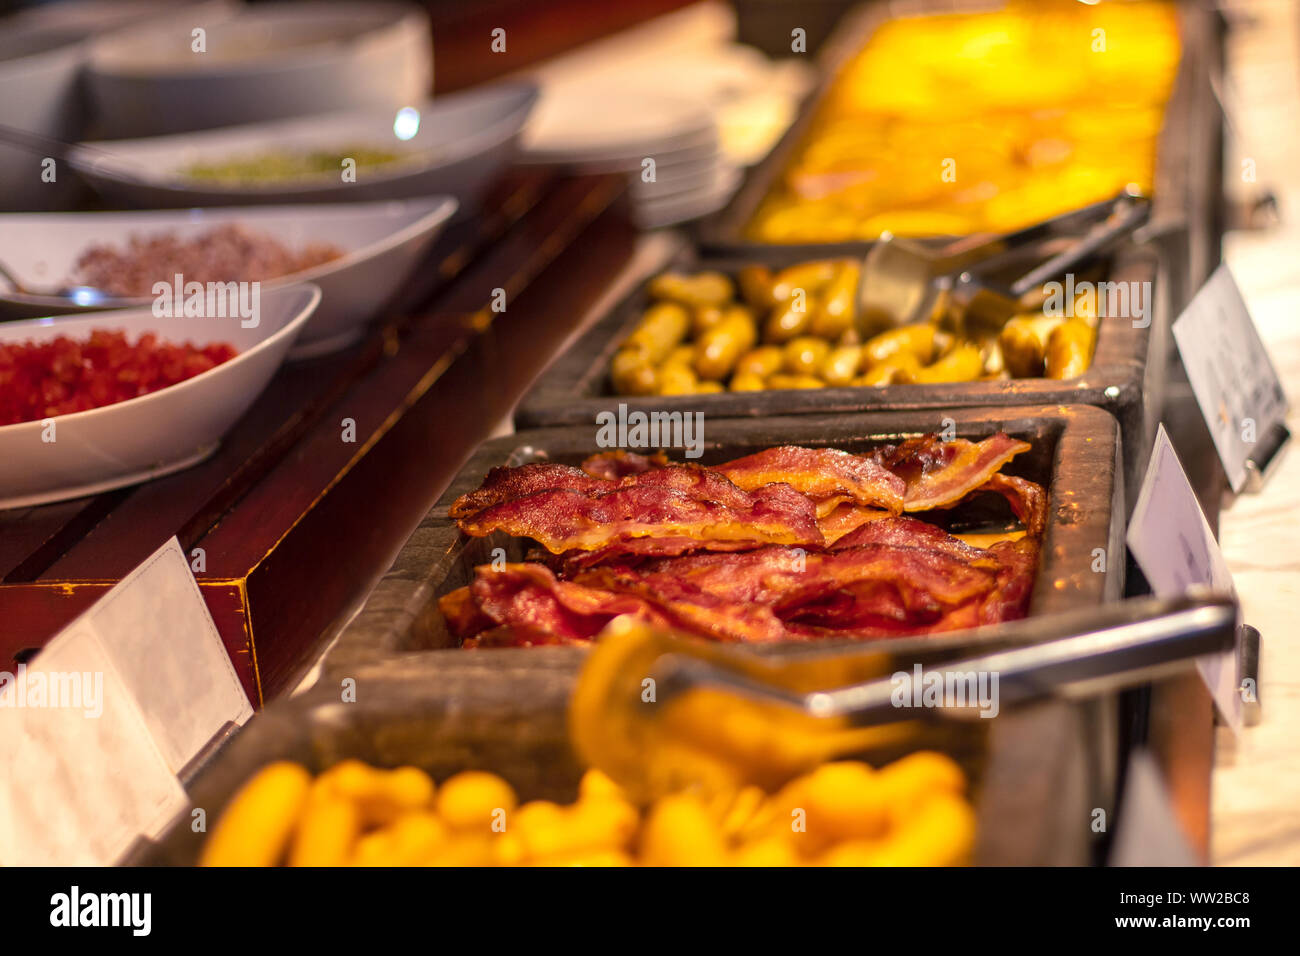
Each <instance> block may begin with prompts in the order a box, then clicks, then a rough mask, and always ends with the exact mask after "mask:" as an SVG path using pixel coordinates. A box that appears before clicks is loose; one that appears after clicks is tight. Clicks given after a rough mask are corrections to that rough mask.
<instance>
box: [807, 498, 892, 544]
mask: <svg viewBox="0 0 1300 956" xmlns="http://www.w3.org/2000/svg"><path fill="white" fill-rule="evenodd" d="M892 517H894V515H892V514H890V513H889V512H888V511H881V510H880V509H879V508H863V507H861V506H860V505H850V504H840V505H837V506H836V507H835V508H833V509H832V510H831V511H830V512H829V513H827V514H825V515H820V516H818V518H817V527H818V528H820V529H821V532H822V537H823V538H825V539H826V546H827V547H828V548H829V547H831V546H832V545H833V544H835V542H836V541H838V540H840V539H841V538H843V537H844V536H845V535H846V534H848V533H849V532H850V531H853V530H855V529H857V528H860V527H861V526H862V525H864V524H866V523H867V522H868V521H881V520H883V519H885V518H892Z"/></svg>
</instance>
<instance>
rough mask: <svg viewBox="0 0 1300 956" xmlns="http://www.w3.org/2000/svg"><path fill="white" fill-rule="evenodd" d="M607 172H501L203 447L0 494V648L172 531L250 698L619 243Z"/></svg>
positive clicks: (318, 624) (455, 455) (623, 235)
mask: <svg viewBox="0 0 1300 956" xmlns="http://www.w3.org/2000/svg"><path fill="white" fill-rule="evenodd" d="M623 188H624V187H623V181H622V179H621V178H619V177H585V178H559V177H557V176H555V175H554V174H551V173H547V172H534V173H529V174H527V175H520V176H515V177H513V178H512V179H511V180H510V181H508V182H506V183H504V184H502V186H501V188H500V189H498V190H497V191H496V192H495V193H494V195H493V197H492V198H491V201H490V202H489V203H488V204H487V206H486V208H485V210H484V213H483V215H481V216H479V217H477V218H475V219H473V220H470V221H467V222H466V223H464V224H461V225H460V226H459V227H457V228H456V229H454V230H453V231H452V232H451V233H450V234H449V235H448V236H447V237H445V239H444V240H443V241H441V242H439V243H438V244H437V247H436V248H435V250H434V251H433V252H432V254H431V255H430V257H429V258H428V259H427V260H426V261H425V263H424V264H423V265H422V266H421V268H420V269H419V270H418V272H417V273H416V275H415V277H414V278H413V279H412V280H411V282H410V283H409V285H408V288H407V289H406V290H405V293H404V295H403V297H402V301H401V303H399V307H398V308H396V309H395V310H394V311H392V312H391V313H390V314H389V316H388V317H387V318H386V319H385V320H384V321H382V322H381V323H379V324H378V325H377V326H376V327H375V328H374V329H373V330H372V331H371V332H370V333H369V334H368V335H367V337H366V338H365V339H363V340H362V341H361V342H360V343H358V344H357V345H355V346H353V347H351V348H349V349H347V350H345V351H343V352H340V353H338V354H336V355H333V356H328V357H325V358H322V359H318V360H314V361H307V362H301V363H294V364H291V365H287V366H285V367H284V368H283V369H281V371H280V372H279V373H278V374H277V376H276V378H275V379H274V380H273V381H272V383H271V385H270V386H269V387H268V389H267V391H266V392H265V393H263V395H262V396H261V397H260V398H259V399H258V401H257V402H256V403H255V404H254V406H253V407H252V408H251V409H250V411H249V412H248V413H247V414H246V415H245V416H244V417H243V418H242V419H241V420H240V421H239V422H238V423H237V424H236V425H235V427H234V428H233V429H232V431H231V432H230V434H229V435H228V436H227V438H226V441H225V442H224V443H223V445H222V448H221V449H220V450H219V451H218V452H217V454H215V455H214V456H213V457H212V458H210V459H208V460H207V461H206V462H204V463H202V464H201V465H199V466H196V467H195V468H192V469H189V470H187V471H184V472H181V473H179V474H176V475H173V476H170V477H167V478H163V479H160V480H158V481H155V482H151V483H149V484H145V485H140V486H137V487H135V488H128V489H122V490H119V491H115V492H110V493H107V494H104V495H97V496H93V497H91V498H86V499H79V500H77V501H72V502H63V503H58V504H53V505H48V506H44V507H39V508H27V509H22V510H17V511H9V512H0V542H3V546H2V547H0V562H2V563H0V574H2V575H3V582H2V583H0V620H3V621H4V622H5V627H4V628H3V630H2V631H0V658H2V659H3V661H5V662H9V661H11V660H15V659H17V658H19V657H22V656H24V655H25V654H28V653H30V652H31V650H32V649H34V648H38V647H40V646H41V645H42V644H43V643H44V642H45V641H47V640H48V639H49V638H50V637H51V636H53V634H55V633H56V632H57V631H58V629H59V628H61V627H63V626H64V625H66V624H67V623H68V622H70V621H71V620H72V619H73V618H74V617H75V616H76V615H77V614H78V613H80V612H81V611H83V610H84V609H85V608H86V607H87V606H89V604H90V603H92V602H93V601H94V600H95V599H96V598H98V597H99V596H100V595H102V594H103V593H104V591H105V590H107V589H108V588H109V587H111V586H112V584H113V583H115V582H116V581H117V580H120V579H121V578H122V577H123V576H124V575H125V574H126V573H128V572H129V571H130V570H131V569H132V568H134V567H135V566H136V565H138V564H139V563H140V561H142V560H143V559H144V558H145V557H146V556H148V555H149V554H150V553H152V552H153V551H154V550H156V549H157V548H158V547H159V546H161V545H162V544H163V543H164V542H165V541H166V540H167V539H168V538H169V537H171V536H172V535H176V536H177V537H178V538H179V540H180V542H181V545H182V546H183V547H184V548H185V550H186V551H187V552H188V553H193V549H195V548H201V549H202V550H203V552H204V554H203V558H204V563H205V567H204V568H203V570H202V571H196V574H195V577H196V579H197V580H198V582H199V585H200V588H201V590H202V591H203V594H204V597H205V599H206V600H207V603H208V606H209V609H210V610H211V612H212V615H213V618H214V619H215V620H216V622H217V625H218V630H219V631H220V633H221V635H222V639H223V641H224V642H225V644H226V646H227V649H228V650H229V652H230V654H231V657H232V659H233V660H234V662H235V666H236V669H237V671H238V672H239V675H240V678H241V680H242V681H243V684H244V687H245V689H246V690H247V691H248V693H249V696H250V697H251V698H252V699H253V701H254V702H255V703H259V704H260V703H261V702H263V701H264V700H267V699H270V698H271V697H274V696H275V695H277V694H278V693H281V692H282V691H284V690H285V689H286V688H287V687H289V686H290V685H291V681H292V680H293V679H294V678H295V676H297V674H298V673H299V671H300V670H301V668H302V666H303V664H304V662H305V661H306V660H307V659H308V658H309V657H310V655H311V651H312V649H313V648H314V647H315V646H316V645H317V643H318V642H319V640H320V639H321V637H322V635H324V634H325V633H327V632H328V630H329V628H330V625H331V622H332V621H333V620H334V619H335V617H337V616H338V615H339V614H341V613H343V612H344V611H345V610H346V609H347V608H348V607H349V606H350V605H352V604H353V603H355V602H357V601H359V600H360V599H361V597H362V596H364V594H365V592H366V591H367V590H368V589H369V587H370V585H371V583H372V582H373V580H375V579H376V578H377V577H378V575H379V574H380V573H382V571H383V570H384V568H385V567H386V566H387V562H388V561H389V560H391V557H392V555H393V553H395V552H396V550H397V548H398V547H399V546H400V544H401V543H402V541H404V540H405V538H406V536H407V534H409V532H410V530H411V529H412V528H413V527H414V526H415V524H416V523H417V522H418V521H419V519H420V518H421V517H422V516H423V514H424V512H425V511H426V510H427V509H428V507H429V505H430V504H431V503H432V502H433V501H434V500H435V499H436V498H437V496H438V494H439V493H440V492H441V491H442V488H443V486H444V485H445V484H446V483H447V482H448V481H449V480H450V478H451V477H452V475H454V474H455V472H456V470H457V469H458V468H459V467H460V465H461V463H462V462H463V460H464V459H465V458H466V457H467V456H468V455H469V453H470V452H471V451H472V450H473V449H474V448H475V447H476V446H477V445H478V443H479V442H480V441H482V440H483V439H484V438H485V437H487V435H488V434H489V432H490V431H491V429H492V428H493V426H494V425H495V424H496V423H497V422H498V421H499V420H501V419H502V418H503V417H505V416H506V415H508V414H509V412H510V410H511V408H512V407H513V404H514V402H515V401H516V400H517V399H518V397H519V395H520V394H521V393H522V391H523V390H524V389H525V388H526V387H527V386H528V385H529V384H530V383H531V381H532V379H533V377H534V376H535V375H536V374H537V373H538V372H539V371H540V370H541V366H542V365H543V364H544V363H545V362H546V361H548V360H549V359H550V357H551V356H552V355H553V354H554V352H555V351H556V350H557V349H558V348H559V346H560V345H561V343H563V341H564V339H565V337H566V336H567V335H568V334H569V333H570V332H571V331H572V328H573V323H575V322H577V321H578V318H579V317H580V316H581V314H582V304H583V303H584V302H587V301H589V300H591V299H594V297H595V296H597V295H598V294H599V293H600V291H601V290H602V289H603V288H604V286H605V285H606V284H607V283H608V281H609V280H610V277H611V276H612V275H613V274H615V273H616V272H617V271H618V270H619V269H620V268H621V266H622V264H623V261H624V260H625V259H626V257H627V256H628V255H630V253H631V249H632V240H633V235H634V233H633V231H632V227H631V225H630V224H629V221H628V219H627V216H626V210H625V208H624V207H623V204H622V203H621V201H620V197H621V195H622V191H623ZM498 288H503V289H505V293H506V302H507V308H506V311H504V312H502V313H500V314H499V315H498V314H494V313H492V312H491V309H490V308H489V305H490V303H491V302H492V299H493V295H494V290H495V289H498ZM412 302H415V303H417V304H416V305H414V306H413V305H410V303H412ZM555 302H564V303H566V307H565V308H562V309H555V308H554V307H553V305H554V303H555ZM344 419H352V420H353V421H354V422H355V434H356V440H355V442H351V443H349V442H345V441H344V440H343V429H342V427H341V423H342V421H343V420H344ZM379 502H382V504H383V507H377V506H376V505H377V503H379ZM0 666H3V665H0Z"/></svg>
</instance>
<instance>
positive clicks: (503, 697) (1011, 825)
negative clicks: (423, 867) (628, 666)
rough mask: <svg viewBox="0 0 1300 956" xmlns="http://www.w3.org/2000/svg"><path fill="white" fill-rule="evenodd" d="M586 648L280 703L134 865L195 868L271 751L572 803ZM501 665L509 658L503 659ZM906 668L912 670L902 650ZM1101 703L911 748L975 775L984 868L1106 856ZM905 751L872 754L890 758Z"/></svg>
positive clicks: (378, 671)
mask: <svg viewBox="0 0 1300 956" xmlns="http://www.w3.org/2000/svg"><path fill="white" fill-rule="evenodd" d="M581 660H582V655H581V653H576V654H574V653H569V654H560V655H555V654H545V653H543V654H541V655H540V656H537V657H534V658H533V661H532V663H533V664H534V665H538V666H530V667H527V668H513V667H511V666H509V665H508V664H505V663H504V662H503V661H502V655H500V654H493V655H488V654H457V655H456V657H455V658H454V660H451V661H448V660H442V661H435V660H432V659H429V658H425V659H423V660H416V661H407V662H404V663H403V664H402V665H401V667H400V668H398V667H394V666H393V664H392V663H390V664H388V665H380V666H376V667H370V668H363V669H362V670H360V671H358V672H357V673H356V679H357V688H358V702H357V703H350V704H344V703H338V702H333V703H325V702H322V701H321V700H320V697H319V695H313V697H312V699H310V700H301V699H300V700H290V701H285V702H283V703H280V704H275V705H272V706H271V707H269V708H268V709H267V710H266V711H264V712H263V713H261V714H259V715H258V716H257V717H255V718H254V720H253V721H252V723H251V724H250V725H249V726H248V727H247V729H245V730H244V731H243V732H242V733H241V734H239V736H237V737H236V738H234V739H233V740H232V741H231V742H230V743H229V744H227V745H226V747H225V748H224V749H223V750H221V751H220V752H219V753H218V754H217V756H216V757H215V758H214V759H213V760H212V761H211V762H210V763H209V764H208V765H207V766H206V767H205V768H203V769H202V770H201V771H200V772H199V773H198V774H197V775H196V776H195V778H194V779H193V780H192V781H190V783H189V784H188V785H187V791H188V793H189V796H190V800H191V807H189V808H186V810H185V811H183V812H182V813H181V814H180V815H178V817H177V820H176V822H174V823H173V825H172V826H171V827H170V829H169V830H168V831H167V832H166V833H165V834H164V835H163V836H162V837H161V839H160V840H159V841H158V842H157V843H152V842H146V841H142V842H140V843H138V844H137V845H136V847H135V848H134V850H133V851H132V853H131V854H130V855H129V856H128V858H127V860H126V861H125V862H126V863H127V864H129V865H145V866H188V865H192V864H193V863H195V862H196V861H197V859H198V855H199V852H200V850H201V848H202V844H203V840H204V839H205V837H206V834H203V833H195V832H193V829H192V828H191V825H190V822H191V819H192V817H191V810H192V808H195V807H201V808H203V809H204V810H205V811H206V814H207V821H208V831H209V832H210V831H211V829H212V827H213V826H214V825H215V823H216V821H217V819H218V817H219V816H220V813H221V811H222V809H223V808H224V807H225V806H226V805H227V804H228V803H229V801H230V799H231V797H232V796H233V794H234V793H235V791H236V790H237V789H238V788H239V787H240V786H241V785H242V784H243V783H244V782H245V781H246V780H247V779H249V777H251V776H252V775H253V774H254V773H255V772H256V771H257V770H258V769H259V768H260V767H262V766H263V765H265V764H266V763H269V762H271V761H273V760H282V759H288V760H295V761H298V762H300V763H302V764H304V765H306V766H307V767H309V768H311V769H312V770H315V771H320V770H323V769H325V768H326V767H329V766H330V765H332V764H334V763H337V762H338V761H340V760H343V759H345V758H349V757H355V758H358V759H361V760H364V761H367V762H369V763H372V764H375V765H379V766H388V767H395V766H404V765H414V766H418V767H422V768H423V769H425V770H427V771H428V772H429V773H430V774H432V775H433V777H434V779H435V780H437V781H439V782H441V781H442V780H445V779H446V778H447V777H449V776H450V775H451V774H453V773H455V772H457V771H459V770H465V769H483V770H491V771H493V772H495V773H498V774H500V775H501V776H503V777H505V778H506V779H507V780H509V781H510V783H511V784H512V785H513V786H514V787H515V789H516V791H517V792H518V793H519V794H520V797H521V799H524V800H530V799H549V800H556V801H570V800H573V799H574V798H575V797H576V794H577V783H578V779H579V777H580V776H581V772H582V771H581V767H580V766H579V764H578V761H577V758H576V757H575V755H574V753H573V751H572V749H571V747H570V744H569V739H568V733H567V727H566V720H565V715H566V710H565V708H566V704H567V699H568V696H569V692H570V691H571V689H572V686H573V683H574V680H575V679H576V676H577V672H578V668H579V666H580V663H581ZM499 665H500V666H499ZM901 666H910V663H909V664H907V665H905V664H904V662H903V661H902V660H901V659H900V667H901ZM1098 705H1099V701H1097V700H1089V701H1064V700H1061V701H1056V700H1053V701H1048V702H1045V703H1040V704H1035V705H1033V706H1027V707H1024V708H1019V709H1015V710H1014V711H1010V712H1007V713H1004V714H1001V715H999V717H998V718H997V719H995V720H988V721H985V720H976V721H973V722H961V723H957V722H950V723H944V724H942V725H938V724H936V725H934V726H932V727H929V728H926V730H925V731H924V736H923V737H921V738H919V739H917V740H914V741H912V742H911V743H910V745H909V747H908V749H909V750H910V749H919V748H922V747H923V748H926V749H936V750H940V751H943V752H945V753H947V754H949V755H950V756H952V757H953V758H954V759H956V760H957V761H958V762H959V763H960V764H961V765H962V767H963V768H964V769H965V771H966V773H967V775H968V778H969V779H970V780H971V783H972V795H973V797H974V800H975V804H976V810H977V814H978V820H979V837H978V841H977V846H976V851H975V862H976V863H978V864H983V865H1087V864H1089V863H1091V862H1094V861H1095V859H1096V854H1097V850H1096V848H1095V846H1094V844H1093V842H1092V837H1091V835H1090V830H1089V828H1088V826H1087V825H1086V824H1087V821H1088V820H1089V819H1090V816H1089V814H1090V813H1091V812H1092V810H1093V808H1094V807H1103V808H1106V809H1107V812H1108V814H1109V813H1110V810H1111V808H1112V807H1114V805H1115V804H1114V798H1113V795H1114V792H1115V786H1114V779H1115V778H1114V767H1115V762H1116V757H1115V754H1114V752H1113V748H1112V747H1111V746H1110V745H1109V741H1110V740H1111V739H1112V738H1113V736H1114V734H1113V728H1112V727H1111V726H1110V724H1109V719H1110V718H1109V715H1110V713H1111V708H1109V707H1106V706H1098ZM901 755H902V752H900V751H896V750H891V751H879V752H866V753H864V754H862V755H861V756H863V757H864V758H866V759H871V760H874V761H878V762H884V761H888V760H892V759H896V758H897V757H898V756H901Z"/></svg>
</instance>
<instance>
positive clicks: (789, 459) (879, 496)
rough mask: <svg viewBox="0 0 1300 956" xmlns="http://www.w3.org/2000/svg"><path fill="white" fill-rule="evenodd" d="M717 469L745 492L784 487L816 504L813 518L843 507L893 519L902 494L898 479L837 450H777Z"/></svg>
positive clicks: (867, 460)
mask: <svg viewBox="0 0 1300 956" xmlns="http://www.w3.org/2000/svg"><path fill="white" fill-rule="evenodd" d="M717 470H718V471H720V472H722V474H724V475H726V476H727V477H728V478H730V479H731V480H732V481H734V482H735V483H736V484H737V485H739V486H740V487H741V488H744V489H745V490H747V491H752V490H753V489H755V488H759V487H762V486H763V485H767V484H771V483H772V482H775V481H782V482H785V483H786V484H787V485H790V486H791V487H792V488H794V489H796V490H797V491H801V492H803V493H804V494H805V495H807V496H808V497H809V498H811V499H812V500H813V501H815V502H817V503H818V505H819V507H818V511H817V514H818V516H819V517H824V516H825V515H827V514H829V513H830V512H831V511H833V510H835V507H836V506H837V505H839V504H841V503H844V502H849V503H852V504H858V505H871V506H874V507H877V508H883V509H885V510H886V511H892V512H894V513H895V514H897V513H898V512H900V511H902V510H903V492H904V491H905V490H906V488H907V485H906V483H905V482H904V481H903V480H902V479H901V478H899V477H898V476H897V475H894V474H891V473H890V472H889V471H887V470H886V469H885V468H884V467H883V466H882V465H881V464H880V463H879V462H877V461H875V460H873V459H871V458H867V457H864V456H862V455H851V454H849V453H848V452H846V451H840V450H839V449H838V448H800V447H798V446H796V445H780V446H778V447H776V448H768V449H766V450H765V451H760V452H758V453H756V454H753V455H746V456H745V457H744V458H737V459H736V460H735V461H729V462H727V463H726V464H724V465H718V466H717Z"/></svg>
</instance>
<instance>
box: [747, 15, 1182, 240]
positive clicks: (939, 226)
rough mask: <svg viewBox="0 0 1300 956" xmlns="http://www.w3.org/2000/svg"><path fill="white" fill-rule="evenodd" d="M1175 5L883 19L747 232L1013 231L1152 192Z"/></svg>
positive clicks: (1173, 67)
mask: <svg viewBox="0 0 1300 956" xmlns="http://www.w3.org/2000/svg"><path fill="white" fill-rule="evenodd" d="M1179 55H1180V45H1179V37H1178V21H1177V10H1176V7H1175V5H1174V4H1173V3H1165V2H1132V3H1103V4H1096V5H1091V4H1082V3H1077V2H1075V0H1068V2H1067V0H1041V2H1033V0H1023V2H1021V0H1011V2H1009V3H1007V4H1006V5H1005V7H1003V8H1001V9H997V10H993V11H990V12H981V13H962V14H946V15H937V16H919V17H901V18H898V19H892V20H889V21H887V22H885V23H883V24H882V25H881V26H880V27H879V28H878V29H877V30H876V31H875V32H874V33H872V35H871V37H870V39H869V40H868V42H867V44H866V46H865V47H864V48H863V49H862V50H861V52H860V53H858V54H857V55H856V56H854V57H853V58H852V59H851V60H850V61H849V62H848V63H847V65H845V66H844V68H843V69H842V70H841V72H840V73H839V75H837V76H836V77H835V78H834V80H833V81H832V83H831V86H830V89H829V91H828V93H827V95H826V97H825V99H824V101H823V102H822V104H821V107H820V110H819V112H818V114H817V117H816V119H815V120H814V122H813V124H812V126H811V128H810V130H809V131H808V132H807V134H806V135H805V137H804V139H803V141H802V143H801V144H800V146H799V147H798V149H797V150H796V151H795V154H794V158H793V159H792V161H791V162H790V164H789V165H788V166H787V167H786V169H785V171H784V174H783V176H782V178H781V181H780V184H779V186H778V187H777V188H776V189H775V190H774V191H773V192H772V193H771V194H770V195H769V196H768V197H767V199H766V200H765V201H764V202H763V204H762V206H761V207H760V208H759V210H758V212H757V214H756V216H755V218H754V220H753V222H752V223H751V224H750V226H749V233H750V235H751V237H752V238H754V239H758V240H761V241H763V242H804V241H816V242H829V241H839V240H849V239H873V238H875V237H876V236H879V235H880V234H881V233H882V232H885V231H889V232H891V233H893V234H895V235H907V236H934V235H963V234H966V233H971V232H979V231H994V232H1003V231H1009V230H1012V229H1015V228H1018V227H1020V226H1024V225H1026V224H1028V223H1030V222H1034V221H1036V220H1040V219H1044V218H1047V217H1048V216H1052V215H1055V214H1057V213H1060V212H1063V211H1065V210H1068V209H1073V208H1076V207H1079V206H1083V205H1086V204H1087V203H1090V202H1094V201H1097V200H1100V199H1103V198H1105V197H1106V196H1108V195H1112V194H1114V193H1116V192H1118V191H1119V190H1120V189H1122V188H1123V187H1124V186H1125V185H1127V184H1129V183H1134V184H1136V185H1138V186H1139V187H1140V188H1142V189H1143V190H1144V191H1148V192H1149V191H1150V190H1151V188H1152V186H1153V176H1154V170H1155V160H1156V156H1155V153H1156V141H1157V137H1158V135H1159V133H1160V129H1161V127H1162V125H1163V121H1164V106H1165V103H1166V101H1167V100H1168V99H1169V96H1170V94H1171V91H1172V89H1173V83H1174V77H1175V74H1176V72H1177V68H1178V62H1179Z"/></svg>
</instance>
